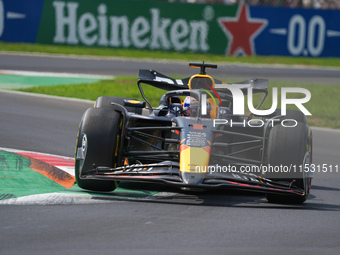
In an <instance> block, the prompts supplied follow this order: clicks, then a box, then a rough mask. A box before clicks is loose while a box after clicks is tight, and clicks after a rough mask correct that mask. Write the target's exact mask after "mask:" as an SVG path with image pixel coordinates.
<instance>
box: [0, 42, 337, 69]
mask: <svg viewBox="0 0 340 255" xmlns="http://www.w3.org/2000/svg"><path fill="white" fill-rule="evenodd" d="M0 51H6V52H29V53H32V52H34V53H52V54H68V55H69V54H74V55H86V56H101V57H124V58H140V59H167V60H183V61H187V62H202V61H205V62H210V63H221V62H228V63H250V64H284V65H307V66H328V67H340V58H308V57H279V56H243V57H235V56H223V55H211V54H197V53H178V52H164V51H148V50H131V49H113V48H95V47H82V46H63V45H39V44H20V43H3V42H0Z"/></svg>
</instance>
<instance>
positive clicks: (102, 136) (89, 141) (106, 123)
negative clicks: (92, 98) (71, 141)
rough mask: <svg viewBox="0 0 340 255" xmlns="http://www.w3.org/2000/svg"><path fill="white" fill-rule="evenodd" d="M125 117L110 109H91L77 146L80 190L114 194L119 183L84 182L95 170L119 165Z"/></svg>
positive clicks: (84, 118)
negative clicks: (118, 156) (98, 167)
mask: <svg viewBox="0 0 340 255" xmlns="http://www.w3.org/2000/svg"><path fill="white" fill-rule="evenodd" d="M121 120H122V118H121V115H120V113H118V112H116V111H112V110H110V109H108V108H90V109H88V110H87V111H86V112H85V113H84V115H83V118H82V120H81V123H80V126H79V131H78V136H77V145H76V161H75V177H76V181H77V184H78V186H79V187H80V188H83V189H88V190H94V191H112V190H114V189H115V188H116V187H117V183H116V182H115V181H106V180H104V181H102V180H93V179H82V178H80V175H83V174H85V175H86V171H89V170H91V169H93V168H94V165H95V166H106V167H115V166H116V165H117V152H118V149H119V148H117V146H118V143H119V139H120V132H121V128H120V126H121Z"/></svg>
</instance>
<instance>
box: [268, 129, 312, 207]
mask: <svg viewBox="0 0 340 255" xmlns="http://www.w3.org/2000/svg"><path fill="white" fill-rule="evenodd" d="M311 136H312V134H311V131H310V129H309V127H308V126H307V125H306V124H305V123H298V124H297V126H296V127H283V126H281V125H276V126H274V127H273V128H272V130H271V131H270V133H269V137H268V144H267V150H266V151H267V157H266V162H267V166H268V169H270V167H272V169H273V167H277V169H285V170H288V169H290V171H287V172H286V171H281V170H280V171H278V172H274V171H272V172H270V171H267V172H266V173H264V177H265V178H268V179H271V180H273V181H285V182H287V183H291V182H293V181H294V182H293V185H294V186H297V187H299V188H301V189H303V190H304V192H305V196H298V195H278V194H272V193H269V194H266V197H267V200H268V201H269V202H270V203H288V204H302V203H303V202H305V201H306V200H307V198H308V194H309V190H310V184H311V179H310V178H307V177H306V173H305V172H304V167H302V168H301V167H300V166H305V164H310V163H311V153H312V138H311Z"/></svg>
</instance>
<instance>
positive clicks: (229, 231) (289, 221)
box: [0, 56, 340, 254]
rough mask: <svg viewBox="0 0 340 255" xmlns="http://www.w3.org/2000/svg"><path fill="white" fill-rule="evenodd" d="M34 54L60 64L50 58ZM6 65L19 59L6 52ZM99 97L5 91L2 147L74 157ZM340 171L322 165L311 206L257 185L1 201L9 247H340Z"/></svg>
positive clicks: (330, 157) (143, 250)
mask: <svg viewBox="0 0 340 255" xmlns="http://www.w3.org/2000/svg"><path fill="white" fill-rule="evenodd" d="M1 58H2V56H0V59H1ZM43 60H44V59H40V61H43ZM65 61H66V60H65ZM98 61H99V60H98ZM38 62H39V61H38ZM84 62H86V61H84ZM31 64H32V66H33V67H35V68H36V69H39V66H49V65H51V66H52V64H50V63H49V61H47V60H46V62H44V63H37V62H34V61H32V59H31ZM135 64H136V63H135ZM84 65H89V64H84ZM136 65H137V64H136ZM157 65H158V63H157ZM7 66H8V65H7ZM18 66H19V67H18V68H23V63H22V62H21V63H18ZM6 68H7V69H13V68H14V66H13V67H12V68H10V67H9V66H8V67H4V66H3V62H2V61H1V60H0V69H6ZM51 68H52V67H51ZM78 68H79V70H78V71H79V72H80V71H81V67H78ZM94 68H95V67H94ZM142 68H144V66H143V67H142ZM89 69H90V68H89ZM179 70H180V69H179ZM54 71H61V70H54ZM84 72H85V71H84ZM112 74H113V75H115V73H112ZM91 106H92V103H91V102H82V101H72V100H66V99H59V98H52V97H38V96H28V95H26V94H22V93H7V92H3V91H2V92H0V120H1V121H0V143H1V147H9V148H15V149H24V150H31V151H39V152H46V153H52V154H57V155H63V156H70V157H71V156H73V154H74V143H75V138H76V133H77V129H78V123H79V121H80V118H81V115H82V113H83V112H84V110H85V109H86V108H88V107H91ZM313 134H314V163H315V164H316V165H320V164H327V166H328V169H329V166H331V165H332V166H333V167H334V166H335V165H340V161H339V156H340V154H339V148H340V132H339V131H334V130H328V129H318V128H314V129H313ZM339 177H340V173H336V172H335V171H333V172H332V173H330V171H328V172H326V173H318V172H316V173H315V174H314V180H313V185H312V192H311V195H310V199H309V200H308V201H307V202H306V203H305V204H304V205H301V206H289V205H278V204H269V203H267V201H266V199H265V198H264V197H263V196H262V195H260V194H252V193H247V192H242V193H241V192H222V193H221V192H213V193H207V194H205V193H203V194H201V193H198V194H185V193H181V192H174V190H168V189H164V191H165V193H166V192H168V194H169V195H167V196H164V197H160V198H159V199H154V200H148V201H143V200H129V199H115V198H112V199H111V198H110V197H108V198H105V199H103V198H94V199H93V200H92V202H90V203H84V204H77V203H67V202H65V203H64V204H53V203H50V204H49V205H23V206H19V205H1V206H0V219H1V220H0V240H1V244H0V254H61V253H66V254H249V253H251V254H274V253H275V254H289V253H294V254H339V253H340V243H339V240H340V224H339V211H340V196H339V192H340V185H339V180H340V178H339ZM143 188H145V187H143ZM157 188H159V187H157Z"/></svg>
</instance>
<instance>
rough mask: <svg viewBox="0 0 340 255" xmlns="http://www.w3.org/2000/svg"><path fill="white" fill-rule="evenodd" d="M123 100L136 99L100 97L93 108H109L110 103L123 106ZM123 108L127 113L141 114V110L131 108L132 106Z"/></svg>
mask: <svg viewBox="0 0 340 255" xmlns="http://www.w3.org/2000/svg"><path fill="white" fill-rule="evenodd" d="M124 100H136V99H132V98H125V97H111V96H102V97H98V98H97V100H96V103H95V105H94V107H95V108H101V107H110V106H111V103H116V104H120V105H122V106H124ZM124 108H125V109H126V110H127V111H128V112H134V113H136V114H142V108H139V107H133V106H124Z"/></svg>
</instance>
